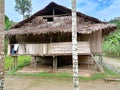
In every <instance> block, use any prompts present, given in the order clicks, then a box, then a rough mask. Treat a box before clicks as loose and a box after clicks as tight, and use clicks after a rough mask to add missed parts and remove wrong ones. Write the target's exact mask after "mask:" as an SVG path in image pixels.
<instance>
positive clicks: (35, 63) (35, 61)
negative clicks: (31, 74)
mask: <svg viewBox="0 0 120 90" xmlns="http://www.w3.org/2000/svg"><path fill="white" fill-rule="evenodd" d="M36 67H37V60H36V56H35V57H34V70H36Z"/></svg>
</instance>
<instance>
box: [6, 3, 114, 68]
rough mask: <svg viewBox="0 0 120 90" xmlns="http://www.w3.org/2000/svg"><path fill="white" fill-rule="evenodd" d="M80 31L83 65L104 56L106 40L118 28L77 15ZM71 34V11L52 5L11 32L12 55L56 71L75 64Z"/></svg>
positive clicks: (9, 47)
mask: <svg viewBox="0 0 120 90" xmlns="http://www.w3.org/2000/svg"><path fill="white" fill-rule="evenodd" d="M77 28H78V29H77V40H78V58H79V65H81V64H93V62H94V61H93V58H91V57H92V56H94V55H96V54H97V55H99V56H101V55H102V37H104V36H106V35H108V34H109V33H110V32H112V31H114V30H115V28H116V26H114V25H113V24H109V23H105V22H102V21H100V20H98V19H96V18H94V17H90V16H87V15H85V14H82V13H80V12H77ZM71 31H72V16H71V10H70V9H68V8H66V7H64V6H61V5H58V4H56V3H54V2H51V3H50V4H49V5H47V6H46V7H45V8H43V9H42V10H40V11H38V12H36V13H35V14H33V15H32V16H31V17H29V18H27V19H25V20H23V21H21V22H19V23H18V24H16V25H15V26H13V27H12V28H11V29H10V30H9V31H8V32H7V34H6V36H8V38H9V45H8V55H17V56H18V55H31V56H32V57H35V59H36V60H39V61H40V62H41V64H51V65H53V67H54V68H56V67H57V65H58V66H62V65H72V37H71V35H72V34H71V33H72V32H71Z"/></svg>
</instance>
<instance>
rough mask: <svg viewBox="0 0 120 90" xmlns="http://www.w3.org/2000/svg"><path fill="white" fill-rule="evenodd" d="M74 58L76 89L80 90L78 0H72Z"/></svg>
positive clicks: (74, 82)
mask: <svg viewBox="0 0 120 90" xmlns="http://www.w3.org/2000/svg"><path fill="white" fill-rule="evenodd" d="M72 59H73V84H74V90H79V78H78V53H77V16H76V0H72Z"/></svg>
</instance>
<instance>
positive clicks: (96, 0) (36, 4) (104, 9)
mask: <svg viewBox="0 0 120 90" xmlns="http://www.w3.org/2000/svg"><path fill="white" fill-rule="evenodd" d="M31 1H32V8H33V9H32V14H34V13H35V12H37V11H39V10H41V9H43V8H44V7H45V6H46V5H48V4H49V3H50V2H52V1H53V2H55V3H57V4H60V5H63V6H65V7H67V8H70V9H71V0H31ZM76 1H77V11H78V12H81V13H84V14H86V15H89V16H92V17H95V18H98V19H100V20H102V21H104V20H105V21H109V20H111V19H113V18H115V17H120V0H76ZM14 7H15V0H5V14H6V15H7V16H8V17H9V19H10V20H13V21H15V22H19V21H21V20H22V15H20V14H19V13H18V12H16V11H15V9H14Z"/></svg>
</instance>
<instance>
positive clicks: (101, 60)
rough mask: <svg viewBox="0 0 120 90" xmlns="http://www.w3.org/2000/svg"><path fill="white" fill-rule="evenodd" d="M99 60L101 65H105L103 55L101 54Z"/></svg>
mask: <svg viewBox="0 0 120 90" xmlns="http://www.w3.org/2000/svg"><path fill="white" fill-rule="evenodd" d="M99 62H100V65H101V66H103V59H102V55H99Z"/></svg>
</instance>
